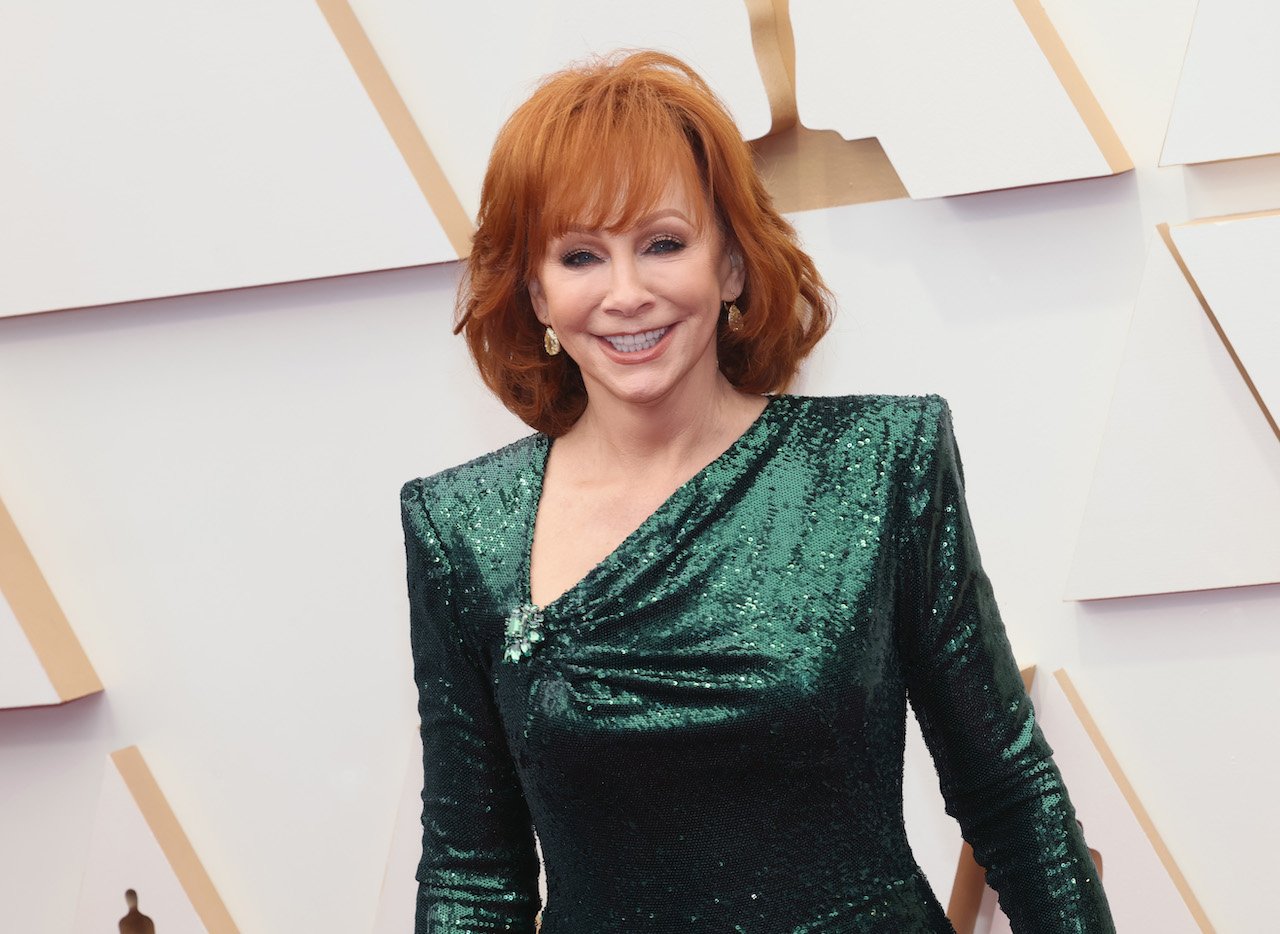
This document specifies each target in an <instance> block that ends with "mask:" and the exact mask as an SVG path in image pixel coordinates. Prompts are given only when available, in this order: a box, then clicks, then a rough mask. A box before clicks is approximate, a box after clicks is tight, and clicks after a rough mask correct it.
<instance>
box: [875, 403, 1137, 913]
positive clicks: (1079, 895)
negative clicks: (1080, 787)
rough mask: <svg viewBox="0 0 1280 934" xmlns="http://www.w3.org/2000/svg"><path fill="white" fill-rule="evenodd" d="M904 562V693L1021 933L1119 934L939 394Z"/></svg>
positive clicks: (921, 438) (923, 423) (926, 436)
mask: <svg viewBox="0 0 1280 934" xmlns="http://www.w3.org/2000/svg"><path fill="white" fill-rule="evenodd" d="M916 444H917V450H916V452H915V454H914V456H913V458H912V460H911V462H910V470H911V474H910V476H909V478H908V480H907V482H906V483H907V485H906V490H907V509H908V513H909V514H908V515H907V516H906V517H904V521H905V534H904V539H903V542H902V551H901V556H900V559H899V566H898V573H899V578H898V586H899V591H898V592H899V594H900V598H899V599H900V604H899V610H898V613H899V616H898V627H899V646H900V649H901V652H902V659H903V668H904V672H905V675H906V681H907V690H908V694H909V696H910V698H911V705H912V707H913V708H914V710H915V713H916V718H917V719H918V720H919V721H920V727H921V731H922V732H923V734H924V738H925V742H926V744H927V745H928V747H929V751H930V752H931V753H932V755H933V760H934V764H935V765H936V767H937V769H938V776H939V779H940V783H941V786H942V793H943V796H944V798H945V799H946V802H947V812H948V813H949V814H951V816H952V817H954V818H955V819H956V820H957V821H958V822H959V824H960V830H961V832H962V833H963V834H964V838H965V839H966V840H968V841H969V843H970V844H971V845H972V846H973V851H974V856H975V857H976V858H977V860H978V862H979V863H981V864H982V865H983V866H984V867H986V869H987V881H988V882H989V883H990V884H991V887H992V888H994V889H995V890H996V892H997V894H998V895H999V897H1000V907H1001V908H1002V909H1003V910H1004V913H1005V914H1006V915H1007V916H1008V917H1009V921H1010V923H1011V925H1012V927H1013V930H1014V931H1015V932H1018V934H1114V931H1115V925H1114V923H1113V922H1112V919H1111V912H1110V909H1109V908H1108V906H1107V899H1106V895H1105V894H1104V893H1103V891H1102V883H1101V882H1100V881H1099V879H1098V875H1097V872H1096V871H1095V869H1094V866H1093V861H1092V860H1091V859H1090V857H1089V851H1088V849H1087V848H1086V847H1085V844H1084V838H1083V836H1082V834H1081V833H1080V829H1079V827H1078V826H1077V825H1076V820H1075V810H1074V808H1073V807H1072V805H1071V799H1070V798H1069V797H1068V795H1067V789H1066V787H1065V786H1064V785H1063V782H1062V776H1061V774H1060V773H1059V772H1058V768H1057V766H1056V765H1055V764H1054V762H1053V759H1052V752H1053V750H1052V749H1051V748H1050V747H1049V744H1048V743H1047V742H1046V741H1045V738H1044V736H1043V734H1042V733H1041V731H1040V727H1039V725H1038V724H1037V723H1036V720H1035V712H1034V710H1033V709H1032V706H1031V702H1030V700H1029V699H1028V697H1027V693H1026V690H1025V689H1024V688H1023V685H1022V679H1021V676H1020V675H1019V672H1018V665H1017V663H1016V662H1015V661H1014V657H1013V651H1012V649H1011V648H1010V647H1009V640H1008V637H1007V636H1006V634H1005V629H1004V624H1003V623H1002V622H1001V619H1000V612H999V609H998V607H997V605H996V600H995V596H994V594H993V592H992V588H991V582H990V581H989V580H988V578H987V575H986V573H985V572H984V571H983V569H982V563H981V560H980V557H979V553H978V546H977V542H976V539H975V537H974V533H973V528H972V526H971V525H970V521H969V511H968V507H967V506H966V503H965V496H964V471H963V467H962V466H961V462H960V451H959V448H958V447H957V445H956V440H955V434H954V431H953V428H952V424H951V411H950V408H949V407H948V405H947V402H946V400H945V399H943V398H942V397H941V396H931V397H927V398H926V401H925V403H924V406H923V413H922V415H921V419H920V424H919V426H918V428H917V430H916Z"/></svg>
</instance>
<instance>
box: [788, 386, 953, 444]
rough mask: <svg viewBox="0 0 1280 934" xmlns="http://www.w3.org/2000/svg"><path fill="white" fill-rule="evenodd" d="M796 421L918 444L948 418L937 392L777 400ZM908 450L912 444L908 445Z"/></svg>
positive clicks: (945, 404) (799, 396) (944, 405)
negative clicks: (793, 413)
mask: <svg viewBox="0 0 1280 934" xmlns="http://www.w3.org/2000/svg"><path fill="white" fill-rule="evenodd" d="M780 398H782V399H785V400H787V404H788V405H790V406H791V407H792V408H793V409H794V410H795V411H796V414H797V416H798V417H799V419H800V420H802V421H804V422H808V423H810V426H811V427H816V428H824V429H826V430H828V431H831V432H836V433H842V432H851V433H858V434H863V433H865V432H866V431H867V430H868V429H873V430H875V431H876V433H877V434H878V435H879V436H880V437H881V438H883V439H885V440H898V441H908V442H910V441H919V440H921V438H920V435H921V434H929V433H931V432H933V431H936V428H937V426H938V425H939V424H940V423H941V422H943V421H945V420H949V419H950V407H949V406H948V404H947V400H946V399H945V398H944V397H943V396H940V395H938V394H937V393H927V394H924V395H893V394H887V393H864V394H859V395H848V396H801V395H787V396H782V397H780ZM910 446H911V447H915V446H916V445H914V444H911V445H910Z"/></svg>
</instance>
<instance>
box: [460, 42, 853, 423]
mask: <svg viewBox="0 0 1280 934" xmlns="http://www.w3.org/2000/svg"><path fill="white" fill-rule="evenodd" d="M664 222H665V224H664ZM624 234H626V235H628V236H631V237H638V238H640V239H644V238H648V239H647V240H646V242H645V243H644V244H643V245H641V244H640V243H638V242H637V243H632V244H630V246H629V249H630V250H631V251H632V253H633V255H634V257H635V261H634V263H630V264H628V268H624V269H622V270H621V272H622V274H623V276H622V277H621V278H615V280H614V284H615V285H616V287H617V288H620V289H623V290H624V292H622V293H620V294H616V295H614V296H613V297H615V298H618V299H621V300H623V301H624V302H626V301H631V302H634V301H636V300H637V295H636V293H635V291H634V290H638V289H643V288H644V287H645V285H646V282H647V281H649V280H647V279H646V278H645V274H646V271H647V270H649V269H654V268H658V266H659V264H657V263H656V262H655V261H656V260H658V259H660V258H663V259H665V260H666V263H665V265H663V266H662V267H661V268H666V267H667V266H671V265H674V266H676V267H682V268H683V267H685V266H687V265H690V264H689V263H688V262H687V261H686V259H685V258H684V257H683V256H682V255H681V254H684V253H687V252H690V251H691V252H693V253H696V254H697V258H696V259H695V260H694V262H693V263H692V265H693V266H699V265H705V263H706V261H707V260H711V261H712V270H714V274H716V275H720V274H721V272H724V274H725V275H732V276H734V277H735V278H734V280H733V281H730V282H727V283H726V285H725V287H724V288H722V289H721V290H720V291H721V292H723V293H724V294H723V295H722V294H716V295H714V296H712V295H707V296H699V297H698V301H699V302H700V303H701V304H705V308H701V307H700V310H702V311H705V312H706V313H707V314H709V315H713V316H714V315H716V314H719V315H720V317H721V319H722V320H721V321H720V323H719V324H720V326H718V327H716V328H715V329H713V330H714V332H715V340H714V344H715V347H714V348H713V349H714V353H715V357H716V361H717V363H718V370H719V372H721V373H722V374H723V375H724V380H725V384H724V386H722V387H721V388H722V389H723V388H725V387H728V386H732V387H733V388H735V389H737V390H740V391H742V392H745V393H754V394H759V393H764V392H778V391H781V390H783V389H785V388H786V387H787V385H788V384H789V383H790V382H791V380H792V379H793V378H794V376H795V373H796V370H797V368H798V366H799V364H800V361H801V360H802V359H803V358H804V357H805V356H806V355H807V354H808V353H809V351H810V350H812V349H813V347H814V345H815V344H816V343H817V342H818V340H819V339H820V338H821V337H822V335H823V334H825V333H826V331H827V330H828V328H829V327H830V324H831V314H832V311H831V299H830V295H829V294H828V292H827V290H826V288H825V286H824V285H823V283H822V280H821V277H820V276H819V275H818V273H817V270H816V269H815V268H814V265H813V262H812V260H810V258H809V257H808V255H807V254H805V253H804V252H803V251H802V250H801V249H800V248H799V246H798V244H797V241H796V235H795V231H794V230H793V229H792V227H791V225H790V224H788V223H787V221H786V220H785V219H784V218H782V216H781V215H779V214H778V213H777V211H775V210H774V209H773V206H772V201H771V199H770V197H769V194H768V192H767V191H766V190H765V187H764V185H763V183H762V182H761V181H760V178H759V176H758V174H757V173H756V171H755V166H754V163H753V162H752V157H751V153H750V150H749V149H748V147H747V146H746V144H745V143H744V142H743V141H742V138H741V136H740V135H739V133H738V129H737V127H736V126H735V125H734V123H733V120H732V118H731V117H730V116H729V114H728V112H727V111H726V110H725V108H724V105H723V104H722V103H721V102H720V101H719V100H718V99H717V98H716V97H715V96H714V95H713V94H712V93H711V91H710V89H709V88H708V87H707V85H706V83H705V82H704V81H703V80H702V79H701V78H700V77H699V76H698V75H697V74H696V73H694V72H693V71H692V70H691V69H690V68H689V67H688V66H687V65H685V64H684V63H682V62H680V61H678V60H677V59H674V58H672V57H670V56H666V55H662V54H660V53H656V52H638V53H634V54H631V55H628V56H625V57H617V58H615V59H614V60H601V61H597V62H594V63H592V64H589V65H586V66H584V67H581V68H576V69H570V70H568V71H565V72H562V73H559V74H556V75H552V76H551V77H549V78H548V79H547V80H546V81H544V82H543V84H542V85H541V86H540V87H539V88H538V90H537V91H536V92H535V93H534V95H533V96H532V97H531V98H530V99H529V100H528V101H526V102H525V103H524V104H523V105H521V107H520V108H519V109H518V110H517V111H516V112H515V113H514V114H512V116H511V117H510V119H509V120H508V121H507V123H506V124H505V125H504V127H503V128H502V131H501V132H500V133H499V135H498V139H497V141H496V142H495V144H494V149H493V154H492V156H491V158H490V161H489V167H488V171H487V172H486V175H485V180H484V185H483V188H482V191H481V199H480V213H479V217H478V229H477V232H476V236H475V241H474V243H473V246H472V250H471V256H470V259H469V261H468V263H467V267H466V272H465V279H464V284H463V289H462V290H461V291H460V293H459V306H458V311H459V314H458V322H457V326H456V330H459V331H463V332H464V333H465V335H466V338H467V342H468V345H469V346H470V348H471V352H472V354H473V355H474V357H475V359H476V363H477V365H478V367H479V369H480V373H481V375H482V376H483V377H484V379H485V381H486V383H487V384H488V385H489V387H490V388H491V389H493V391H494V392H495V393H497V395H498V396H499V398H501V399H502V401H503V402H504V403H505V404H506V405H507V407H508V408H510V409H511V410H512V411H513V412H515V413H516V414H517V415H518V416H520V418H521V419H523V420H524V421H525V422H527V423H528V424H529V425H531V426H533V427H534V428H537V429H538V430H540V431H544V432H546V433H548V434H550V435H552V436H558V435H561V434H564V433H565V432H566V431H567V430H568V429H569V428H570V426H572V425H574V424H575V423H576V422H577V421H578V419H579V417H580V416H581V415H582V413H583V411H584V410H585V409H586V407H587V399H588V392H587V386H586V378H587V376H586V374H584V373H582V372H581V370H580V367H581V366H582V365H583V364H584V362H586V361H584V360H581V359H579V356H580V355H579V354H574V353H573V352H572V351H571V350H570V352H568V353H565V354H561V355H557V356H548V355H546V354H545V353H543V352H542V347H543V343H544V340H543V337H544V335H543V333H542V331H543V328H544V327H546V326H547V325H546V323H545V322H543V321H542V317H543V315H544V314H545V311H539V312H538V313H537V314H536V315H535V313H534V307H533V302H534V297H535V295H537V294H538V289H539V287H540V285H541V286H552V288H554V285H553V283H552V282H551V280H549V279H548V278H547V277H548V275H550V274H552V273H557V275H555V277H554V278H555V279H556V283H555V284H559V283H561V282H563V281H565V280H566V279H567V276H561V275H558V273H559V272H561V271H566V272H567V271H570V270H573V271H577V270H578V269H579V268H581V267H592V266H599V265H603V266H605V267H607V268H609V269H610V270H611V271H615V272H616V271H617V264H616V260H617V259H618V257H617V256H615V255H613V254H612V253H609V252H608V251H605V250H603V248H604V247H608V246H612V247H615V248H616V247H618V246H621V241H620V239H619V238H620V237H621V236H622V235H624ZM589 236H594V237H595V238H596V239H595V240H593V241H591V242H586V241H585V240H583V238H585V237H589ZM601 236H607V237H608V238H609V242H608V243H605V242H602V241H601V240H600V237H601ZM574 237H577V238H579V241H581V242H579V243H574V242H572V240H573V238H574ZM637 248H642V249H643V250H644V252H642V253H636V252H635V249H637ZM722 253H723V256H722V255H721V254H722ZM611 260H612V261H614V262H613V263H612V264H611V263H610V261H611ZM721 261H728V262H731V263H732V264H733V268H732V270H722V268H721V267H720V265H719V264H720V263H721ZM557 267H558V268H557ZM703 271H704V272H705V271H707V270H705V269H704V270H703ZM584 272H585V270H584ZM630 273H636V277H635V278H633V279H630V280H628V279H627V278H625V277H626V276H627V275H628V274H630ZM582 278H584V279H589V280H590V282H591V283H592V284H593V286H594V287H595V288H596V289H597V291H599V289H600V287H601V286H600V282H601V281H602V280H601V278H600V276H599V274H598V271H592V272H591V273H587V274H585V275H584V276H583V277H582ZM628 289H630V290H633V291H632V294H630V295H628V294H626V291H625V290H628ZM573 294H574V295H575V296H577V295H579V294H580V292H579V290H578V289H577V288H576V287H575V290H574V292H573ZM550 297H551V298H553V299H554V296H550ZM603 297H607V296H603ZM689 297H690V298H692V296H689ZM721 298H725V299H726V300H732V301H734V302H735V306H736V307H737V308H738V310H739V313H740V314H741V315H742V327H741V328H740V329H739V330H737V331H730V330H729V329H728V328H727V327H726V326H724V324H725V322H724V320H723V319H724V318H725V317H726V315H727V311H726V312H724V313H721ZM556 304H558V303H556ZM635 311H637V309H633V312H635ZM638 312H639V313H638V314H637V313H632V314H631V315H630V317H629V318H628V319H627V320H629V321H630V324H628V325H626V326H621V327H620V326H617V325H616V324H614V325H610V326H609V328H608V329H606V330H609V329H612V330H611V332H612V333H615V334H628V333H635V332H636V331H639V330H655V329H656V328H655V327H654V326H653V325H655V324H656V325H660V326H661V325H665V324H666V323H667V322H666V321H662V320H658V319H657V318H656V317H654V316H653V315H652V313H651V312H652V309H644V308H641V309H638ZM622 315H623V310H622V309H615V317H616V318H617V319H621V318H622ZM646 316H648V317H646ZM713 323H714V322H713ZM595 326H598V327H599V326H603V324H602V323H597V325H595ZM553 330H554V331H556V333H557V335H558V334H559V331H558V329H556V328H554V326H553ZM700 336H705V335H704V334H702V333H701V332H700ZM580 349H581V347H580ZM615 362H617V361H615ZM667 365H668V364H664V366H667ZM699 372H701V371H699ZM703 377H704V379H705V374H703ZM703 388H705V386H704V387H703Z"/></svg>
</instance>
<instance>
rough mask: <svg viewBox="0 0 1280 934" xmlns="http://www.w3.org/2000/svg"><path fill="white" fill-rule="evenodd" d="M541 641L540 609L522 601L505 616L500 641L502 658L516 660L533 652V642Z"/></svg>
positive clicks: (506, 660) (510, 660) (505, 660)
mask: <svg viewBox="0 0 1280 934" xmlns="http://www.w3.org/2000/svg"><path fill="white" fill-rule="evenodd" d="M541 641H542V611H541V610H540V609H538V608H537V607H536V606H534V605H533V604H532V603H522V604H520V605H519V606H518V607H515V608H514V609H513V610H512V611H511V613H510V614H509V615H508V616H507V627H506V637H505V638H504V639H503V642H502V649H503V651H502V660H503V661H504V662H518V661H520V659H522V658H527V657H528V656H530V655H532V654H533V646H534V644H535V643H538V642H541Z"/></svg>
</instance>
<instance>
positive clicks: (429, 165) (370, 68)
mask: <svg viewBox="0 0 1280 934" xmlns="http://www.w3.org/2000/svg"><path fill="white" fill-rule="evenodd" d="M316 5H317V6H319V7H320V12H322V13H323V14H324V17H325V19H327V20H328V21H329V27H330V28H331V29H332V30H333V34H334V35H335V36H336V37H337V39H338V43H339V44H340V45H341V46H342V50H343V51H344V52H346V53H347V58H348V59H349V60H350V61H351V67H352V68H353V69H355V73H356V75H357V76H358V77H359V78H360V83H361V84H363V85H364V89H365V93H367V94H368V95H369V99H370V100H371V101H373V106H374V107H375V108H376V109H377V111H378V114H379V115H380V116H381V117H382V122H383V123H384V124H386V127H387V132H388V133H390V134H391V138H392V139H393V140H394V141H395V144H396V146H397V147H398V148H399V149H400V155H401V156H403V157H404V161H405V163H406V164H407V165H408V166H409V171H410V172H412V173H413V177H414V179H416V180H417V182H418V187H419V188H420V189H421V190H422V194H423V195H424V196H425V197H426V199H427V203H428V204H429V205H430V206H431V210H432V211H434V212H435V215H436V219H437V220H439V221H440V226H441V227H443V228H444V232H445V235H446V236H447V237H448V238H449V243H450V244H452V245H453V248H454V250H455V251H457V254H458V256H459V257H465V256H467V254H469V253H470V252H471V237H472V234H474V233H475V228H474V227H473V226H472V224H471V220H470V218H468V217H467V212H466V211H465V210H463V208H462V202H461V201H459V200H458V196H457V194H456V193H455V192H454V190H453V188H452V187H451V186H450V185H449V180H448V179H447V178H445V174H444V171H443V170H442V169H441V168H440V163H439V162H437V161H436V157H435V155H434V154H433V153H432V152H431V147H430V146H428V145H427V141H426V139H425V138H423V136H422V131H421V130H420V129H419V128H418V125H417V124H416V123H414V121H413V116H412V115H411V114H410V113H409V108H408V107H406V106H405V103H404V99H403V98H402V97H401V96H400V92H399V91H397V90H396V86H395V84H394V83H392V81H391V76H390V75H389V74H388V73H387V69H386V68H385V67H384V66H383V64H382V60H381V59H380V58H378V53H377V51H375V49H374V48H373V44H372V43H371V42H370V41H369V37H368V35H366V33H365V31H364V28H363V27H362V26H361V25H360V21H359V20H358V19H357V18H356V14H355V12H354V11H353V10H352V9H351V5H350V3H348V2H347V0H316Z"/></svg>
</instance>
